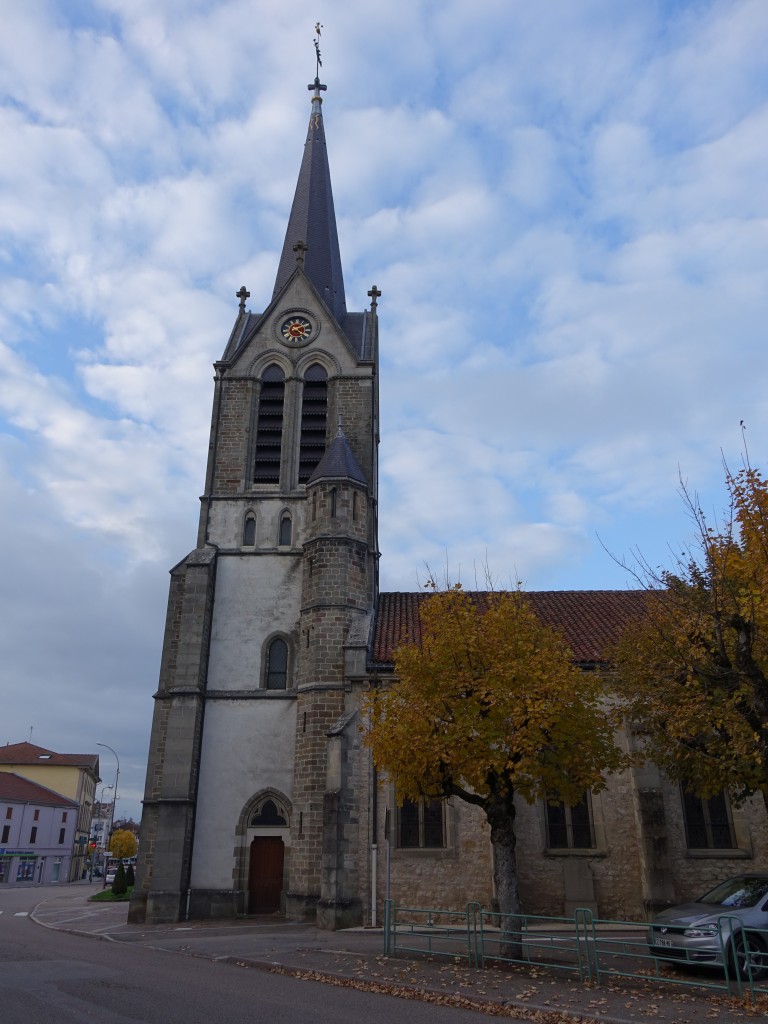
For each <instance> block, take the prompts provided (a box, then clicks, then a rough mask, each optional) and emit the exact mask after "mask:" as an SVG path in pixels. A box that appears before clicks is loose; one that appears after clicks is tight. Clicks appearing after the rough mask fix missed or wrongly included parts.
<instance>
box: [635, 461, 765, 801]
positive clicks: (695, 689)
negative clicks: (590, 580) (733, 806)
mask: <svg viewBox="0 0 768 1024" xmlns="http://www.w3.org/2000/svg"><path fill="white" fill-rule="evenodd" d="M726 482H727V485H728V491H729V495H730V510H729V515H728V516H727V519H726V522H725V524H724V525H722V527H719V528H714V527H712V526H710V525H709V524H708V522H707V520H706V518H705V516H704V514H703V513H702V511H701V508H700V506H699V504H698V502H697V501H696V500H695V499H691V497H690V496H689V495H688V494H685V498H686V504H687V509H688V512H689V513H690V514H691V515H692V517H693V519H694V521H695V523H696V525H697V533H698V538H697V540H698V547H697V550H696V551H695V552H693V553H686V554H685V555H684V556H683V557H681V558H680V559H679V561H678V563H677V564H676V565H675V567H674V569H672V570H660V571H658V572H651V571H649V570H647V569H646V571H645V572H644V574H643V577H642V582H643V584H644V586H645V588H646V590H647V591H648V609H647V614H646V616H645V617H644V618H642V619H641V620H640V621H639V622H638V623H637V624H636V625H635V626H634V627H632V628H630V629H629V630H628V631H627V633H626V634H625V636H624V638H623V640H622V642H621V644H620V645H619V648H618V650H617V654H616V659H617V665H618V668H619V676H620V680H621V683H620V686H621V693H622V695H623V697H624V699H625V701H626V703H627V710H628V713H629V715H630V716H631V718H632V720H633V722H634V723H635V725H636V727H637V729H638V731H639V732H640V734H641V736H642V737H643V740H644V746H645V753H646V754H647V755H648V756H649V757H650V758H651V759H652V760H654V761H655V762H656V763H657V764H659V765H660V766H661V767H662V768H664V769H665V770H666V771H667V772H668V773H669V774H670V775H671V776H672V777H673V778H676V779H679V780H681V781H682V783H683V784H684V785H685V787H686V789H688V790H689V791H690V792H692V793H694V794H695V795H697V796H700V797H711V796H713V795H715V794H716V793H718V792H720V791H721V790H723V789H728V790H729V792H730V794H731V798H732V799H733V800H735V801H736V802H737V803H738V802H740V801H743V800H744V799H746V798H747V797H748V796H750V795H751V794H754V793H762V795H763V799H764V800H765V802H766V805H767V806H768V484H767V483H766V481H765V480H764V479H763V477H762V476H761V475H760V473H759V472H758V471H756V470H754V469H752V468H750V467H746V468H745V469H743V470H742V471H741V472H740V473H738V474H736V475H731V474H730V473H728V472H726Z"/></svg>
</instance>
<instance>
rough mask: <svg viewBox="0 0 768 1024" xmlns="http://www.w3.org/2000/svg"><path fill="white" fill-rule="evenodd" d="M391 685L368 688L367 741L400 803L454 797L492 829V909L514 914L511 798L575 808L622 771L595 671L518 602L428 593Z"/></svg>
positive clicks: (517, 598)
mask: <svg viewBox="0 0 768 1024" xmlns="http://www.w3.org/2000/svg"><path fill="white" fill-rule="evenodd" d="M421 636H422V642H421V645H418V644H415V643H410V644H406V645H405V646H403V647H400V648H399V649H398V650H397V651H396V652H395V672H396V675H397V676H398V681H397V682H396V683H394V684H393V685H391V686H387V687H383V688H381V689H376V690H373V691H371V692H370V694H369V696H368V701H367V708H366V710H367V713H368V718H369V722H370V726H369V730H368V733H367V742H368V744H369V745H370V747H371V750H372V754H373V759H374V762H375V763H376V765H377V767H378V768H379V769H381V770H383V771H384V772H386V774H387V775H388V776H389V777H390V778H391V779H394V780H395V784H396V789H397V795H398V799H399V800H402V799H404V798H408V799H418V798H419V797H420V796H425V797H436V796H446V797H451V796H453V797H459V798H460V799H462V800H465V801H467V802H468V803H470V804H474V805H476V806H479V807H481V808H482V809H483V810H484V812H485V814H486V816H487V819H488V822H489V824H490V826H491V842H492V844H493V846H494V854H495V856H494V863H495V870H496V892H497V896H498V898H499V903H500V907H501V910H502V911H503V912H507V913H518V912H519V909H520V902H519V893H518V888H517V879H516V865H515V858H514V846H515V836H514V819H515V806H514V797H515V795H516V794H519V796H521V797H522V798H524V799H525V800H527V801H528V802H534V801H536V800H538V799H547V798H548V799H558V800H563V801H564V802H565V803H567V804H575V803H578V802H579V800H581V799H582V797H583V794H584V791H585V790H586V789H592V790H599V789H601V788H603V786H604V773H605V772H606V771H611V770H614V769H616V768H618V767H620V766H621V765H622V763H623V759H622V755H621V754H620V753H619V751H618V750H617V749H616V747H615V745H614V740H613V723H612V720H611V716H610V714H609V713H608V708H607V706H606V704H605V702H604V700H603V696H604V695H603V690H602V685H601V679H600V676H599V673H594V672H582V671H580V670H579V669H578V668H577V667H575V666H574V664H573V660H572V655H571V652H570V651H569V649H568V648H567V646H566V645H565V643H564V641H563V640H562V639H561V637H560V636H559V635H558V634H557V633H556V632H554V631H553V630H552V629H550V628H548V627H546V626H544V625H542V624H541V622H539V620H538V619H537V618H536V616H535V614H534V612H533V611H532V609H531V608H530V605H529V604H528V602H527V600H526V598H525V595H524V594H522V593H518V592H513V593H485V594H469V593H465V592H464V591H463V590H462V589H461V587H458V586H456V587H453V588H452V589H450V590H447V591H444V592H440V593H435V594H434V595H432V596H430V597H428V598H427V599H425V600H424V602H423V604H422V607H421Z"/></svg>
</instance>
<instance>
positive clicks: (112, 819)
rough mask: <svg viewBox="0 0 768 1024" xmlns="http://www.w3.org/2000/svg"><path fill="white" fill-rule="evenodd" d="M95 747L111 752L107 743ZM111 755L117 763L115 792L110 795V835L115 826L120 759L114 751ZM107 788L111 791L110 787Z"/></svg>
mask: <svg viewBox="0 0 768 1024" xmlns="http://www.w3.org/2000/svg"><path fill="white" fill-rule="evenodd" d="M96 746H97V747H105V748H106V749H107V750H112V747H110V746H109V744H108V743H97V744H96ZM112 753H113V754H114V758H115V761H116V762H117V771H116V772H115V791H114V793H113V794H112V814H111V815H110V818H109V831H110V833H111V832H112V829H113V827H114V824H115V808H116V806H117V780H118V779H119V778H120V758H119V757H118V756H117V754H116V753H115V751H114V750H112ZM109 788H110V789H112V787H111V786H110V787H109ZM103 795H104V791H103V790H102V796H103Z"/></svg>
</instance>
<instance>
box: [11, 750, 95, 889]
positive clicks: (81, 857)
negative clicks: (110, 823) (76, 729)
mask: <svg viewBox="0 0 768 1024" xmlns="http://www.w3.org/2000/svg"><path fill="white" fill-rule="evenodd" d="M0 772H12V773H14V774H15V775H20V776H21V777H22V778H25V779H29V781H30V782H35V783H37V784H38V785H39V786H43V787H45V788H46V789H48V790H51V791H52V792H54V793H58V794H60V795H61V796H62V797H64V798H66V799H67V800H69V801H72V802H73V803H74V804H75V805H76V807H77V813H76V819H75V829H74V835H73V837H72V858H71V861H70V867H69V876H68V880H69V881H74V880H75V879H77V878H80V877H81V876H82V873H83V871H84V870H85V867H86V858H87V853H88V837H89V836H90V832H91V817H92V814H93V805H94V800H95V796H96V784H97V783H98V782H100V781H101V780H100V779H99V755H98V754H57V753H56V751H54V750H47V749H46V748H45V747H38V746H36V745H35V744H34V743H9V744H7V745H6V746H4V747H0Z"/></svg>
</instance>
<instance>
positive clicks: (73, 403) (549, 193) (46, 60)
mask: <svg viewBox="0 0 768 1024" xmlns="http://www.w3.org/2000/svg"><path fill="white" fill-rule="evenodd" d="M318 16H319V18H320V21H321V22H323V23H324V24H325V26H326V27H325V30H324V34H323V37H322V44H321V45H322V51H323V59H324V67H323V69H322V75H323V78H324V80H326V81H327V82H328V84H329V89H328V92H327V93H326V94H325V106H326V127H327V132H328V143H329V153H330V158H331V167H332V174H333V180H334V188H335V198H336V207H337V214H338V219H339V229H340V236H341V242H342V249H343V252H342V255H343V260H344V268H345V279H346V283H347V292H348V295H347V298H348V304H349V305H350V308H361V307H362V306H363V305H364V304H365V301H366V300H365V293H366V291H367V290H368V288H369V287H370V286H371V284H372V283H373V282H374V281H375V282H376V283H377V284H378V285H379V287H381V288H382V290H383V292H384V294H383V296H382V300H381V303H380V307H379V308H380V314H381V348H382V359H383V367H382V420H383V438H382V452H381V454H382V492H381V530H382V538H381V540H382V544H381V546H382V551H383V558H382V578H383V582H384V585H385V586H387V587H392V588H403V589H407V588H411V587H413V586H415V585H416V574H417V571H418V570H419V569H420V568H421V567H422V566H423V564H424V562H429V563H430V564H432V566H433V567H435V568H437V567H440V566H442V564H443V563H444V561H445V558H446V553H447V557H448V559H449V563H450V564H451V565H455V566H456V567H458V566H461V571H462V574H463V576H464V578H465V579H466V580H469V581H470V582H471V581H472V580H473V578H474V572H475V568H474V567H475V566H480V567H481V566H482V563H483V561H484V560H485V559H486V557H487V558H488V560H489V562H490V563H491V566H492V568H493V569H494V570H495V572H496V573H497V575H498V576H499V577H500V578H501V579H503V580H505V581H506V580H507V579H512V578H519V579H523V580H524V581H525V582H526V584H527V585H528V586H529V587H530V588H537V587H543V586H553V587H560V586H568V587H578V586H621V585H622V584H623V582H624V578H625V575H626V574H625V573H624V574H622V570H621V569H620V567H619V566H617V565H616V563H615V562H613V561H612V560H611V558H610V557H609V556H608V555H607V554H606V552H605V551H604V550H603V548H602V547H601V544H600V541H598V540H597V538H596V534H597V533H599V535H600V538H601V539H602V541H603V543H604V544H605V546H606V547H607V548H608V549H609V550H610V551H615V552H619V553H623V552H626V551H628V550H631V548H632V546H633V545H634V544H635V543H638V544H640V545H641V546H643V547H644V548H645V549H646V550H647V551H648V553H649V555H650V557H651V559H653V558H657V557H658V558H659V559H661V560H663V558H664V555H665V551H666V544H667V541H668V540H676V539H677V538H678V537H680V536H681V535H683V536H684V535H685V533H686V530H687V523H686V521H685V518H684V516H683V514H682V513H681V510H680V508H679V503H678V499H677V497H676V488H677V485H678V469H679V468H681V469H682V471H683V473H684V475H685V476H687V477H688V479H689V480H690V481H692V482H693V483H694V486H695V487H696V489H697V490H699V491H700V492H702V493H703V494H705V495H712V498H711V500H712V503H713V504H715V505H717V503H718V502H719V501H720V495H721V488H720V477H721V469H720V461H719V460H720V448H721V447H723V448H724V450H725V454H726V456H727V457H728V458H729V460H730V461H731V462H732V463H734V462H736V463H737V462H738V451H739V445H740V439H741V438H740V433H739V430H738V423H739V420H741V419H744V420H745V421H746V423H747V429H748V438H749V440H750V447H751V454H752V457H753V459H754V460H755V461H758V462H760V461H761V459H762V456H763V454H764V453H763V452H762V451H761V450H760V449H761V445H762V440H761V439H762V437H763V436H765V434H766V432H767V431H768V403H767V402H766V400H765V398H764V387H763V385H762V382H763V380H764V379H765V375H766V370H767V369H768V366H767V365H766V364H767V363H768V357H767V356H766V352H765V344H764V338H763V334H764V328H763V325H764V324H765V322H766V319H768V288H767V287H766V284H767V283H768V282H766V269H765V268H766V251H768V228H767V227H766V225H768V196H767V194H766V186H765V171H764V169H765V166H766V164H767V163H768V123H767V122H768V107H766V103H765V94H766V85H767V84H768V82H767V81H766V79H767V78H768V75H767V74H766V69H765V57H764V55H765V51H766V43H768V8H766V5H765V4H764V3H763V2H762V0H715V2H713V3H710V4H707V5H693V6H690V5H666V6H665V5H661V6H659V5H616V4H615V3H613V2H611V0H585V2H584V3H580V4H573V3H571V2H570V0H553V2H552V3H550V4H548V5H547V7H546V8H541V7H536V6H535V5H530V4H528V5H525V4H512V3H509V2H508V0H477V2H476V3H474V4H467V3H465V2H460V0H448V2H447V3H444V4H443V5H441V6H440V7H439V8H438V7H435V5H433V4H429V3H426V2H424V0H393V2H392V3H390V4H388V5H385V6H384V7H382V6H381V5H374V4H373V3H372V2H370V0H363V2H361V0H354V2H353V0H339V2H338V3H334V4H333V5H331V4H327V3H321V5H320V10H318V11H317V12H312V15H311V17H309V18H307V21H306V28H302V27H300V26H299V25H298V24H297V13H296V10H295V9H294V8H293V7H291V5H287V4H285V3H283V2H280V0H264V2H263V3H261V4H260V5H259V10H258V12H257V13H254V9H253V5H252V4H251V3H249V2H248V0H166V2H164V3H163V4H161V5H158V4H157V3H155V2H153V0H131V2H130V3H127V2H125V0H92V2H90V3H89V2H88V0H86V2H84V3H80V4H77V5H73V6H72V7H71V8H70V7H68V6H67V5H57V4H51V3H47V2H45V0H38V2H36V3H35V4H32V5H18V4H17V5H10V6H9V8H8V10H7V11H4V30H3V34H2V37H0V92H1V93H2V100H0V141H1V142H2V145H0V223H2V231H1V232H0V269H1V270H2V276H0V454H1V455H2V460H3V461H2V462H1V463H0V472H2V474H3V479H2V481H1V482H2V483H3V486H4V496H5V495H6V494H7V495H8V498H7V500H6V502H5V503H4V509H3V510H1V511H0V518H2V519H3V526H4V530H5V535H6V537H12V538H13V539H14V550H13V552H12V569H13V572H12V574H10V575H9V574H4V580H5V584H4V586H3V587H0V602H2V607H3V609H4V611H5V612H6V613H7V615H8V616H9V618H8V621H9V622H10V623H12V627H13V628H12V630H10V631H9V632H8V633H7V634H6V636H5V639H4V644H5V646H4V649H3V655H4V659H5V660H4V668H3V669H2V670H0V672H2V674H3V681H4V682H6V681H7V680H10V681H11V685H12V686H14V687H15V688H16V689H18V688H19V682H18V681H19V680H21V685H22V686H24V687H29V686H41V687H42V686H44V687H47V689H45V691H44V694H45V697H46V705H50V711H51V714H50V715H49V714H48V711H47V710H46V711H45V714H43V710H41V709H35V714H34V716H33V717H34V721H32V720H28V719H29V714H28V709H27V707H26V706H25V704H24V703H23V702H19V706H18V707H14V708H13V709H12V714H10V713H9V715H8V717H7V728H9V729H11V730H12V734H9V736H8V737H7V738H8V739H21V738H24V736H25V735H26V730H27V729H28V727H29V725H33V724H35V723H39V724H35V728H36V733H35V738H36V739H37V740H39V742H41V743H44V744H45V743H47V744H48V745H51V746H54V747H56V746H58V747H60V748H61V749H64V748H65V747H66V746H69V747H70V748H71V749H77V748H80V749H92V741H95V740H103V741H104V742H107V743H110V744H111V745H112V746H115V747H116V748H117V746H120V748H121V754H123V753H125V756H126V759H127V760H128V761H130V762H133V764H134V765H135V766H138V767H136V770H135V778H134V781H133V782H132V783H131V786H132V789H133V791H134V795H137V794H138V792H139V791H140V786H141V782H140V775H141V767H140V766H141V761H142V759H143V757H144V754H145V748H146V734H147V731H148V726H149V718H150V714H151V708H150V707H149V702H148V699H147V697H148V694H149V693H150V692H151V689H152V687H153V686H154V682H155V679H156V670H157V665H156V657H157V649H158V645H159V639H160V635H161V632H162V618H163V608H162V606H163V603H164V594H165V590H166V582H167V580H166V576H165V569H167V568H168V567H169V566H170V565H172V564H173V563H175V562H176V561H177V560H178V559H179V558H180V557H181V556H182V555H183V554H184V553H185V551H186V550H187V549H188V548H190V547H191V546H192V545H193V543H194V537H195V523H196V517H197V495H198V494H199V492H200V489H201V487H202V482H203V474H204V462H205V456H206V449H207V433H208V423H209V420H208V416H209V409H210V402H211V395H212V385H211V376H212V374H211V363H212V362H213V361H214V360H215V359H216V358H218V357H219V356H220V354H221V352H222V351H223V348H224V345H225V343H226V340H227V337H228V334H229V331H230V328H231V325H232V322H233V319H234V315H235V311H236V300H235V297H234V293H235V291H236V290H237V288H238V287H239V286H240V285H241V284H243V283H245V284H246V286H247V287H248V288H249V290H250V291H251V292H252V296H253V298H252V300H251V307H252V308H253V309H254V310H258V309H260V308H263V307H264V306H265V305H266V304H267V303H268V301H269V299H270V297H271V292H272V286H273V283H274V275H275V271H276V263H277V255H278V252H279V249H280V246H281V244H282V238H283V233H284V230H285V223H286V217H287V212H288V209H289V206H290V201H291V197H292V195H293V189H294V185H295V180H296V173H297V170H298V165H299V161H300V158H301V152H302V146H303V143H304V136H305V127H306V120H307V114H308V109H309V108H308V93H307V90H306V85H307V83H308V82H309V81H310V80H311V78H313V77H314V70H315V68H314V53H313V50H312V43H311V38H312V26H313V24H314V21H315V19H316V18H317V17H318ZM705 500H708V499H705ZM68 595H69V596H68ZM41 629H42V630H44V632H45V635H46V637H47V643H46V644H45V645H37V646H34V645H30V644H29V643H28V638H29V636H30V635H31V634H33V635H38V633H39V631H40V630H41ZM33 648H34V649H33ZM64 693H66V695H67V700H66V701H65V700H64V699H63V698H62V694H64ZM76 695H77V696H76ZM94 695H98V697H97V698H96V697H95V696H94ZM113 700H120V701H121V702H122V704H123V706H124V707H125V709H126V710H125V722H126V723H127V724H126V729H125V736H124V738H123V736H120V737H119V738H118V742H117V743H115V742H112V739H111V738H110V736H109V735H105V733H104V731H103V725H104V723H105V722H107V721H109V719H108V718H105V717H104V715H103V707H104V704H105V703H109V704H111V703H112V701H113ZM73 714H74V715H75V717H74V718H73V717H72V716H73ZM43 723H45V729H50V730H51V734H49V735H47V736H43V735H41V733H40V730H42V729H43ZM123 743H124V744H125V749H124V748H123ZM129 747H130V752H129V749H128V748H129ZM121 778H122V774H121ZM134 813H135V814H137V813H138V807H134Z"/></svg>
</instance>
